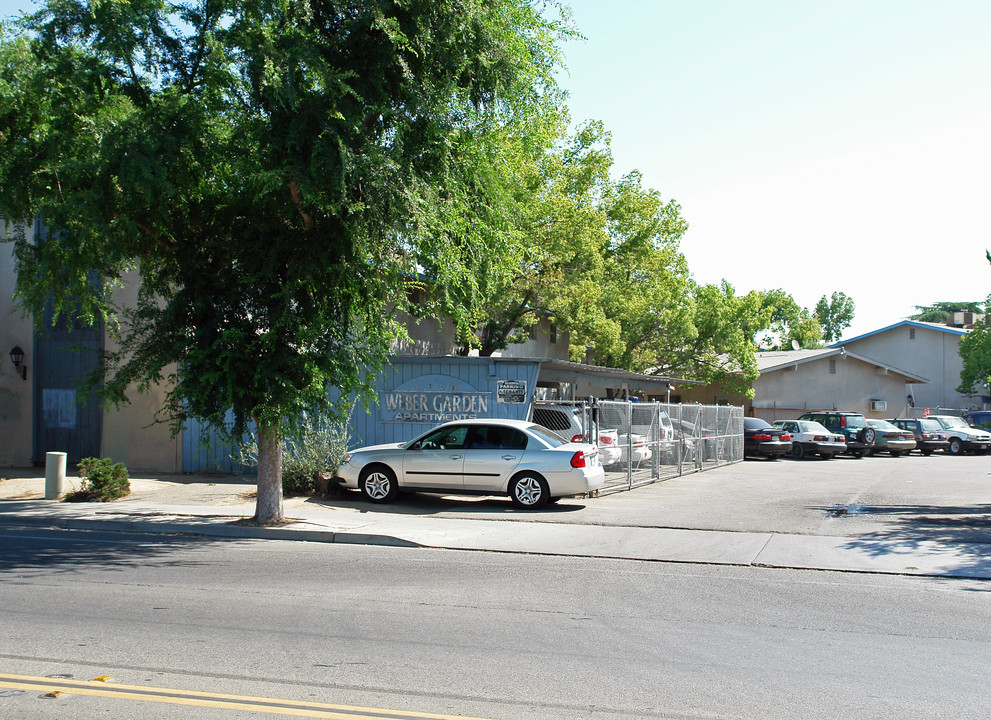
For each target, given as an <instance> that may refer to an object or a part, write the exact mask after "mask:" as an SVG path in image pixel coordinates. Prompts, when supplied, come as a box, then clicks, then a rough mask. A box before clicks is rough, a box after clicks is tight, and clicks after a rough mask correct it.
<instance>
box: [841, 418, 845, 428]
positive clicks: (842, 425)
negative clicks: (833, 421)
mask: <svg viewBox="0 0 991 720" xmlns="http://www.w3.org/2000/svg"><path fill="white" fill-rule="evenodd" d="M840 427H841V428H845V427H846V415H840Z"/></svg>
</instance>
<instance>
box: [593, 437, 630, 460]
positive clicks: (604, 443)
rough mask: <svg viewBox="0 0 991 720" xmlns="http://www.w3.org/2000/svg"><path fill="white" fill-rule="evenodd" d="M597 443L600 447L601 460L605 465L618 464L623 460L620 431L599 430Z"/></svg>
mask: <svg viewBox="0 0 991 720" xmlns="http://www.w3.org/2000/svg"><path fill="white" fill-rule="evenodd" d="M596 445H597V446H598V448H599V462H601V463H602V465H603V466H604V467H609V466H610V465H616V464H617V463H618V462H619V461H620V460H622V458H623V451H622V450H621V449H620V447H619V433H618V432H616V431H615V430H599V439H598V442H597V443H596Z"/></svg>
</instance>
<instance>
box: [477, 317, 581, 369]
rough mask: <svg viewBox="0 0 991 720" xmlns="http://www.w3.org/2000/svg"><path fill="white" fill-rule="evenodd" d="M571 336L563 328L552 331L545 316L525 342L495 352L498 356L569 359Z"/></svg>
mask: <svg viewBox="0 0 991 720" xmlns="http://www.w3.org/2000/svg"><path fill="white" fill-rule="evenodd" d="M569 337H570V336H569V333H566V332H562V331H561V330H557V331H555V332H553V333H552V332H551V322H550V320H548V319H547V318H543V319H541V320H538V321H537V324H536V325H535V326H534V327H533V330H532V331H531V332H530V337H529V338H528V339H527V340H526V341H525V342H522V343H515V344H512V345H509V346H508V347H507V348H506V349H505V350H502V351H499V352H496V353H493V354H494V355H495V356H497V357H499V356H501V357H517V358H550V359H551V360H569V359H570V355H569Z"/></svg>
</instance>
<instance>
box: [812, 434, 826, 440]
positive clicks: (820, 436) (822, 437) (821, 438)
mask: <svg viewBox="0 0 991 720" xmlns="http://www.w3.org/2000/svg"><path fill="white" fill-rule="evenodd" d="M828 439H829V438H827V437H826V436H825V435H816V436H815V437H814V438H812V440H813V441H814V442H826V441H827V440H828Z"/></svg>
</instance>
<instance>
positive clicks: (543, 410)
mask: <svg viewBox="0 0 991 720" xmlns="http://www.w3.org/2000/svg"><path fill="white" fill-rule="evenodd" d="M531 417H532V419H533V422H535V423H537V424H538V425H543V426H544V427H545V428H547V429H548V430H553V431H554V432H556V433H557V434H558V435H560V436H561V437H564V438H570V439H571V440H572V442H582V441H583V440H584V439H585V438H589V437H591V436H592V433H593V432H594V429H595V428H594V427H593V428H589V429H587V430H586V428H585V423H586V418H587V417H588V411H587V410H586V409H585V408H582V407H578V406H577V405H534V406H533V411H532V413H531ZM596 445H598V448H599V461H600V462H601V463H602V465H604V466H605V467H609V466H610V465H616V464H618V463H620V462H621V461H622V459H623V450H622V448H621V447H620V445H619V435H618V434H617V432H616V431H615V430H603V429H601V428H600V429H599V437H598V440H597V442H596Z"/></svg>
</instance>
